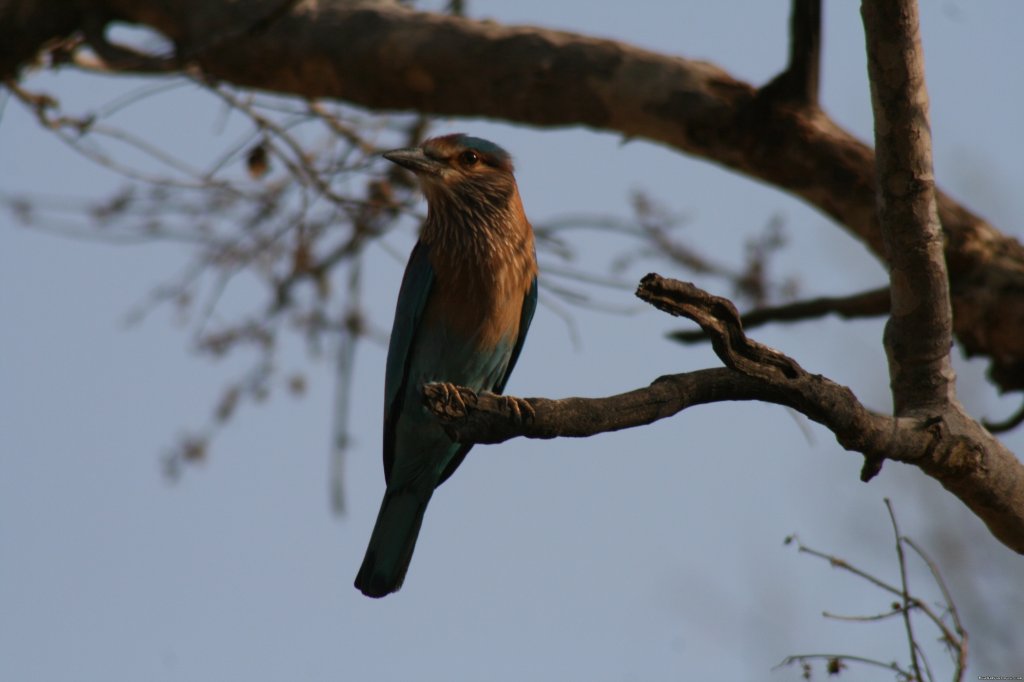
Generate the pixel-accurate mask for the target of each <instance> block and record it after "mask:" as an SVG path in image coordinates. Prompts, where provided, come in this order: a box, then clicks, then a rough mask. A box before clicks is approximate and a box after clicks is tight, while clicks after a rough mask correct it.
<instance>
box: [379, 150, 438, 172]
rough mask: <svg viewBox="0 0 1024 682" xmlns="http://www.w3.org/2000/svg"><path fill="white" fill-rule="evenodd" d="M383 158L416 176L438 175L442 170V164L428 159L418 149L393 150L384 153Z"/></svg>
mask: <svg viewBox="0 0 1024 682" xmlns="http://www.w3.org/2000/svg"><path fill="white" fill-rule="evenodd" d="M384 158H385V159H387V160H388V161H391V162H392V163H397V164H398V165H399V166H401V167H402V168H408V169H409V170H411V171H412V172H413V173H416V174H417V175H420V174H426V175H438V174H439V173H440V172H441V169H442V168H444V164H443V163H441V162H440V161H437V160H436V159H432V158H430V157H429V156H427V155H426V154H424V153H423V150H422V149H420V148H419V147H410V148H408V149H393V150H391V151H390V152H384Z"/></svg>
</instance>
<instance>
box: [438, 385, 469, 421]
mask: <svg viewBox="0 0 1024 682" xmlns="http://www.w3.org/2000/svg"><path fill="white" fill-rule="evenodd" d="M435 386H436V387H437V390H438V392H439V395H438V396H436V398H435V400H436V404H437V405H439V406H441V408H442V410H443V412H444V415H445V416H446V417H450V418H453V419H461V418H462V417H465V416H466V412H467V408H466V399H465V398H464V397H463V396H462V391H461V390H459V387H458V386H456V385H455V384H452V383H448V382H439V383H437V384H435Z"/></svg>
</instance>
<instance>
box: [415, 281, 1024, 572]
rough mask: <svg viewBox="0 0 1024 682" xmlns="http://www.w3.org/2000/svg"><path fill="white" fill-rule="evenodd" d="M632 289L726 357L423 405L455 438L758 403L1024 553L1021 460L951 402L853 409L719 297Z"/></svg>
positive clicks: (659, 286)
mask: <svg viewBox="0 0 1024 682" xmlns="http://www.w3.org/2000/svg"><path fill="white" fill-rule="evenodd" d="M637 295H638V296H639V297H640V298H642V299H643V300H645V301H648V302H650V303H652V304H653V305H656V306H657V307H658V308H659V309H661V310H665V311H667V312H669V313H671V314H673V315H682V316H685V317H689V318H690V319H693V320H694V321H695V322H697V323H698V324H700V325H701V327H702V328H703V329H704V330H705V332H707V333H708V334H709V335H710V336H711V337H712V345H713V347H714V349H715V352H716V353H717V354H718V356H719V358H720V359H721V360H722V361H723V362H724V363H725V364H726V365H727V368H723V369H705V370H700V371H697V372H689V373H685V374H675V375H670V376H663V377H660V378H658V379H657V380H655V381H654V382H652V383H651V384H650V385H649V386H646V387H643V388H638V389H636V390H634V391H630V392H628V393H622V394H620V395H615V396H609V397H606V398H564V399H562V400H550V399H547V398H516V397H511V396H499V395H494V394H491V393H481V394H477V393H475V392H474V391H472V390H470V389H468V388H465V387H455V386H452V385H450V384H436V383H431V384H426V385H424V387H423V394H424V401H425V404H426V405H427V408H428V409H429V410H430V411H431V412H432V413H433V414H434V415H435V416H437V417H438V419H439V420H440V422H441V423H442V425H443V426H444V427H445V430H446V431H447V432H448V434H449V436H451V437H452V438H453V439H454V440H456V441H458V442H461V443H501V442H504V441H506V440H509V439H511V438H516V437H520V436H523V437H526V438H556V437H577V438H579V437H586V436H592V435H596V434H598V433H605V432H607V431H618V430H621V429H627V428H632V427H635V426H644V425H646V424H650V423H652V422H655V421H658V420H659V419H665V418H666V417H671V416H673V415H675V414H677V413H679V412H680V411H682V410H684V409H686V408H688V407H692V406H694V405H703V404H708V403H714V402H722V401H731V400H760V401H763V402H769V403H775V404H778V405H785V406H787V407H791V408H793V409H794V410H797V411H798V412H800V413H801V414H804V415H805V416H807V417H808V418H809V419H811V420H813V421H815V422H817V423H819V424H822V425H824V426H825V427H826V428H828V429H829V430H830V431H832V433H833V434H835V437H836V440H837V441H838V442H839V444H840V445H842V446H843V447H844V448H846V449H847V450H851V451H855V452H859V453H861V454H863V455H864V456H865V468H864V470H863V471H862V472H861V477H862V479H867V478H870V477H871V476H873V475H874V473H876V472H877V467H876V466H875V465H876V463H878V462H881V461H883V460H885V459H891V460H895V461H900V462H905V463H907V464H913V465H915V466H918V467H920V468H921V469H922V470H923V471H924V472H925V473H927V474H928V475H929V476H932V477H933V478H935V479H936V480H938V481H939V482H940V483H942V485H943V486H945V487H946V488H947V489H949V490H950V491H951V492H952V493H953V494H955V495H956V496H957V497H959V498H960V499H961V501H963V502H964V504H966V505H967V506H968V507H970V509H971V510H972V511H973V512H974V513H975V514H976V515H977V516H978V517H979V518H981V519H982V520H983V521H984V522H985V523H986V524H987V525H988V527H989V529H990V530H991V531H992V533H993V535H995V536H996V537H997V538H998V539H999V540H1000V541H1001V542H1003V543H1004V544H1005V545H1006V546H1007V547H1010V548H1011V549H1013V550H1015V551H1017V552H1021V553H1024V464H1021V462H1020V461H1019V460H1018V459H1017V458H1016V457H1015V456H1014V455H1013V453H1011V452H1010V451H1008V450H1007V449H1006V448H1005V447H1003V445H1002V444H1000V443H999V441H997V440H996V439H995V438H993V437H992V436H991V434H989V433H988V432H987V431H985V430H984V429H982V428H981V427H980V426H979V425H978V424H977V423H976V422H974V421H973V420H972V419H971V418H970V417H968V416H967V415H965V414H963V413H962V412H961V411H959V409H956V406H955V405H954V406H953V409H950V410H948V411H947V412H946V413H945V414H943V415H942V416H941V417H939V418H928V419H919V418H905V417H899V418H893V417H889V416H886V415H882V414H878V413H876V412H872V411H870V410H868V409H867V408H866V407H864V406H863V405H862V404H861V403H860V402H859V401H858V400H857V398H856V396H854V394H853V392H852V391H850V389H849V388H847V387H845V386H841V385H839V384H836V383H835V382H833V381H831V380H829V379H827V378H825V377H823V376H821V375H818V374H810V373H808V372H806V371H804V370H803V369H802V368H801V367H800V365H799V364H797V362H796V361H794V360H793V359H791V358H789V357H787V356H786V355H784V354H782V353H780V352H779V351H777V350H774V349H771V348H768V347H767V346H763V345H762V344H759V343H757V342H755V341H752V340H751V339H748V338H747V337H746V335H745V334H744V333H743V330H742V327H741V326H740V324H739V318H738V316H737V314H736V310H735V307H734V306H733V305H732V303H730V302H729V301H727V300H726V299H723V298H719V297H717V296H712V295H710V294H708V293H707V292H705V291H702V290H701V289H699V288H697V287H695V286H693V285H692V284H687V283H685V282H678V281H675V280H670V279H664V278H662V277H660V276H658V275H653V274H652V275H648V276H647V277H645V278H644V279H643V281H642V282H641V283H640V286H639V288H638V289H637Z"/></svg>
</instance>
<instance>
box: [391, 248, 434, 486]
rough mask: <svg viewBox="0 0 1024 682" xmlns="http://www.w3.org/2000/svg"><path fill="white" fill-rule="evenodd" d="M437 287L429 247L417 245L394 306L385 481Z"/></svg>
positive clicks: (406, 267)
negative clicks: (419, 340)
mask: <svg viewBox="0 0 1024 682" xmlns="http://www.w3.org/2000/svg"><path fill="white" fill-rule="evenodd" d="M433 286H434V266H433V265H431V264H430V258H429V247H428V246H427V245H426V244H424V243H423V242H416V246H415V248H413V250H412V254H411V255H410V256H409V263H408V265H406V266H405V274H404V275H403V276H402V287H401V289H399V292H398V303H397V304H396V305H395V322H394V324H393V325H392V327H391V341H390V343H389V344H388V360H387V367H386V370H385V375H384V481H385V483H387V482H388V481H389V480H390V479H391V467H392V465H393V464H394V461H395V423H396V422H397V420H398V415H399V413H400V412H401V411H402V395H403V394H404V393H405V382H406V381H407V380H408V377H409V363H410V361H411V360H412V349H413V346H414V344H415V342H416V332H417V330H418V329H420V321H421V320H422V319H423V311H424V309H426V307H427V300H428V299H429V298H430V290H431V289H432V288H433Z"/></svg>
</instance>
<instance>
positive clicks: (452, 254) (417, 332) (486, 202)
mask: <svg viewBox="0 0 1024 682" xmlns="http://www.w3.org/2000/svg"><path fill="white" fill-rule="evenodd" d="M384 158H386V159H388V160H389V161H392V162H394V163H397V164H398V165H400V166H403V167H405V168H407V169H409V170H410V171H412V172H413V173H415V174H416V177H417V179H418V180H419V182H420V185H421V187H422V188H423V193H424V194H425V195H426V197H427V220H426V222H425V223H424V225H423V230H422V232H421V233H420V239H419V242H417V244H416V246H415V248H414V249H413V251H412V255H411V256H410V257H409V263H408V265H407V266H406V268H405V276H404V277H403V278H402V288H401V290H400V292H399V294H398V305H397V307H396V310H395V322H394V325H393V327H392V329H391V344H390V346H389V347H388V359H387V373H386V377H385V383H384V480H385V482H386V483H387V488H386V490H385V492H384V501H383V502H382V503H381V508H380V513H379V514H378V516H377V523H376V525H375V526H374V528H373V535H372V536H371V537H370V545H369V548H368V549H367V550H366V558H365V559H363V564H362V567H361V568H360V569H359V574H358V575H357V576H356V580H355V585H356V587H357V588H359V590H360V591H361V592H362V593H363V594H365V595H367V596H369V597H383V596H385V595H387V594H390V593H391V592H395V591H396V590H398V589H399V588H400V587H401V586H402V580H403V579H404V578H405V572H406V570H407V569H408V567H409V561H410V560H411V559H412V552H413V548H414V547H415V545H416V537H417V535H418V534H419V531H420V525H421V524H422V522H423V514H424V512H425V511H426V509H427V503H428V502H430V497H431V495H433V493H434V488H436V487H437V486H439V485H440V484H441V483H443V482H444V481H445V480H447V478H448V477H449V476H451V475H452V472H454V471H455V469H456V467H458V466H459V464H460V463H461V462H462V460H463V459H464V458H465V456H466V453H467V452H469V449H470V447H471V446H470V445H462V444H459V443H456V442H454V441H452V440H451V439H450V438H449V437H448V435H447V434H446V433H445V432H444V430H443V429H442V428H441V426H440V424H439V423H438V421H437V419H436V418H435V417H434V416H433V415H431V414H430V413H429V412H428V411H427V409H426V407H425V405H424V400H423V394H422V386H423V384H424V383H426V382H432V381H436V382H445V383H450V384H456V385H460V386H466V387H469V388H472V389H474V390H476V391H491V392H494V393H501V391H502V390H503V389H504V388H505V383H506V382H507V381H508V377H509V374H510V373H511V372H512V368H513V366H515V364H516V360H517V359H518V357H519V351H520V350H521V349H522V347H523V340H524V339H525V338H526V330H527V329H528V328H529V326H530V321H531V319H532V318H533V312H534V310H535V308H536V307H537V259H536V256H535V254H534V239H533V229H532V228H531V227H530V223H529V221H527V219H526V214H525V213H524V212H523V203H522V200H521V199H520V198H519V190H518V188H517V187H516V180H515V177H514V176H513V174H512V160H511V157H509V155H508V152H506V151H505V150H504V149H502V148H501V147H499V146H498V145H496V144H494V143H493V142H488V141H487V140H482V139H480V138H476V137H469V136H468V135H463V134H455V135H446V136H444V137H436V138H433V139H429V140H427V141H425V142H424V143H423V144H422V145H420V146H419V147H413V148H410V149H397V150H395V151H391V152H387V153H385V154H384Z"/></svg>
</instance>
